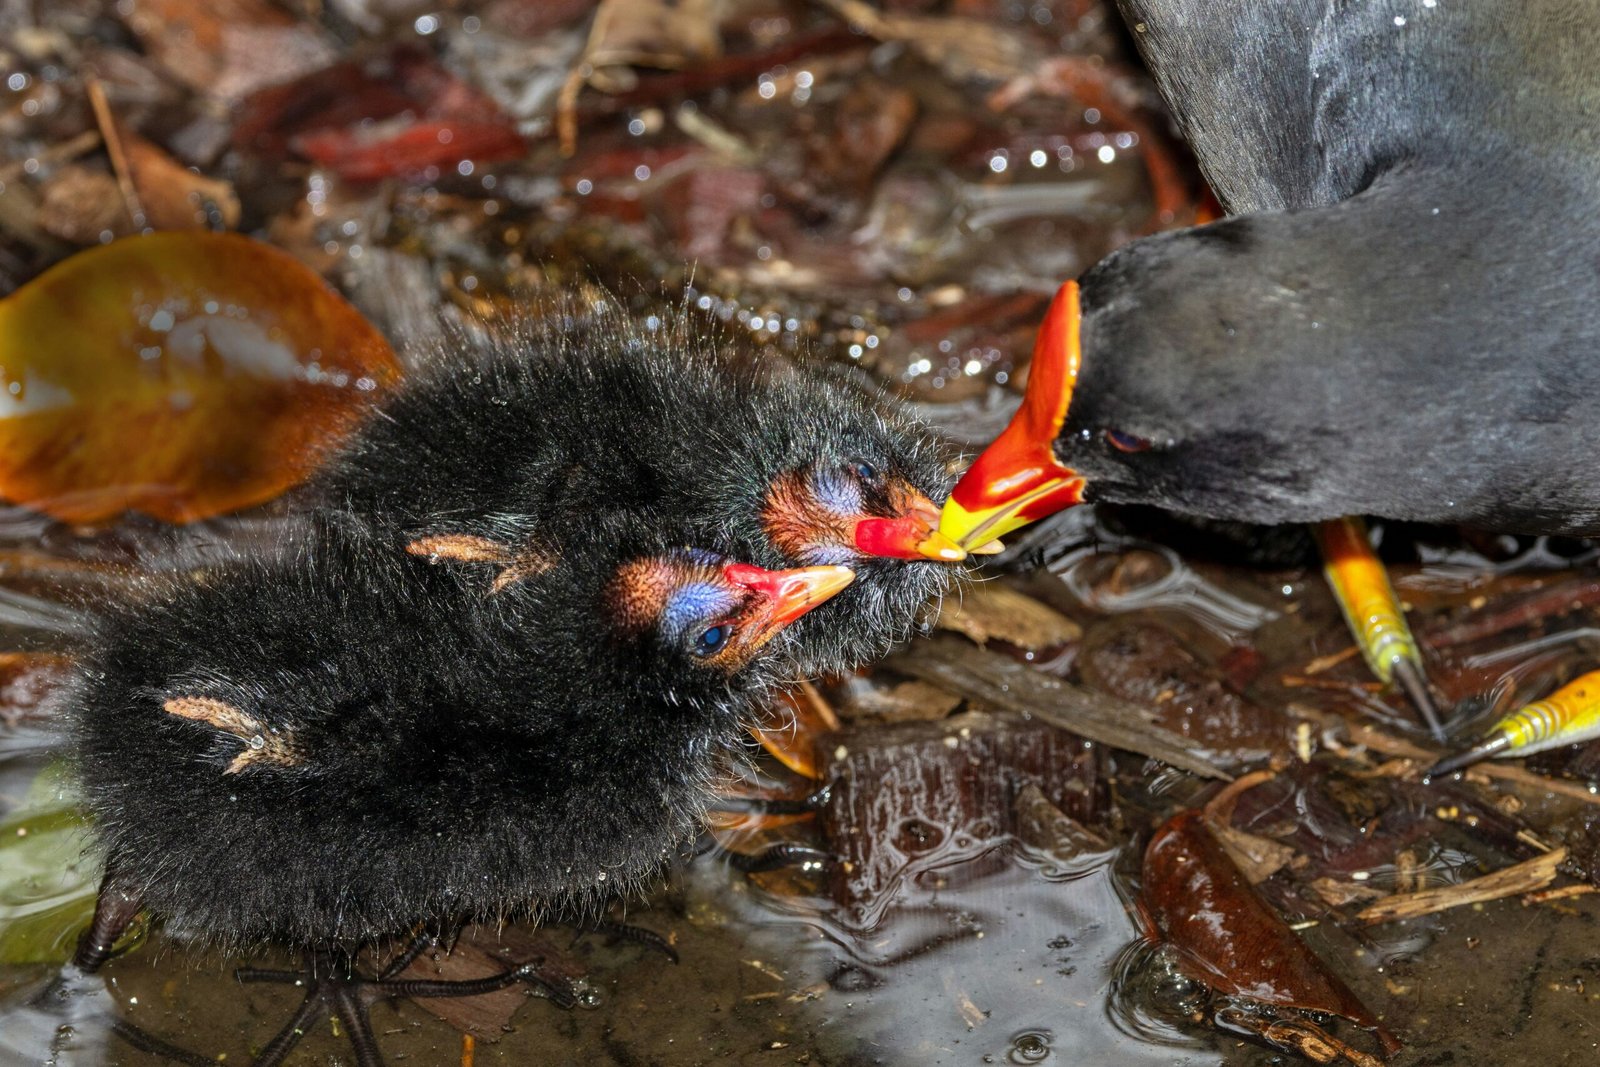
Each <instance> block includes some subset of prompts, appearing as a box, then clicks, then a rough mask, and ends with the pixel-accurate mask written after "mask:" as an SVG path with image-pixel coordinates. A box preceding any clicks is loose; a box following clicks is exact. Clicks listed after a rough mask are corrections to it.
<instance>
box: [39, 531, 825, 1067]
mask: <svg viewBox="0 0 1600 1067" xmlns="http://www.w3.org/2000/svg"><path fill="white" fill-rule="evenodd" d="M594 521H595V529H594V530H593V534H594V536H593V537H592V538H589V539H585V540H582V541H574V542H573V543H572V544H571V545H568V546H566V547H565V548H564V555H563V560H562V563H561V565H560V566H558V567H555V568H551V569H548V570H546V571H544V572H542V573H537V574H527V575H522V576H518V577H517V578H516V579H514V580H511V581H502V582H498V583H496V582H495V579H494V574H493V573H492V572H489V571H486V570H485V569H484V568H483V567H481V566H479V565H477V564H474V563H456V562H447V563H445V564H443V565H434V564H430V563H428V562H425V561H423V560H419V559H415V558H412V557H409V556H407V555H405V554H404V553H396V552H394V551H393V550H392V547H391V546H388V545H384V544H379V543H376V542H375V541H374V540H373V539H372V538H370V537H368V536H367V535H365V534H363V533H362V532H361V531H360V529H359V528H357V529H355V530H351V529H349V528H347V527H342V526H340V525H338V524H322V523H313V524H307V526H306V527H305V528H304V529H303V530H302V531H301V532H300V534H299V536H300V537H301V538H303V540H302V541H299V542H297V543H295V544H293V545H291V546H289V547H288V548H287V549H286V550H285V551H284V553H283V554H282V556H281V558H277V559H273V560H269V561H257V562H253V563H250V564H247V565H244V566H242V567H241V568H239V569H236V570H234V571H232V572H230V573H229V574H228V575H226V576H225V577H224V579H223V580H220V581H218V582H216V583H215V584H210V585H204V584H187V585H176V586H174V587H173V588H172V589H171V590H170V592H168V593H167V594H166V595H163V596H158V597H156V598H154V599H152V600H151V601H149V602H147V603H143V604H140V605H137V606H134V607H130V608H127V609H125V610H122V611H119V612H116V613H114V614H112V615H111V616H110V617H108V618H107V619H106V621H105V622H104V624H103V626H102V630H101V635H100V637H99V638H98V640H97V641H96V642H95V644H94V646H93V647H92V649H91V650H90V652H89V653H88V654H87V655H86V656H85V658H84V661H83V664H82V667H81V670H80V673H79V678H78V681H77V682H76V684H75V686H74V687H72V689H71V690H70V692H69V693H68V696H67V699H68V700H69V702H70V704H69V706H70V707H71V708H72V715H73V721H74V730H75V736H74V741H75V746H74V747H75V753H76V761H77V766H78V771H79V774H80V776H81V778H82V782H83V789H84V795H85V798H86V801H87V803H88V806H89V808H90V810H91V812H92V814H93V820H94V825H95V828H96V832H97V834H98V837H99V842H100V849H101V851H102V852H103V854H104V858H105V864H106V874H105V881H104V884H103V886H102V889H101V894H100V900H99V904H98V907H97V912H96V921H95V924H94V926H93V927H92V928H91V930H90V931H89V932H88V933H87V934H86V935H85V936H84V939H83V940H82V942H81V943H80V946H79V952H78V956H77V962H78V963H79V965H80V967H82V968H83V969H86V970H93V969H94V968H96V967H98V966H99V964H100V963H102V962H103V961H104V960H105V958H106V957H107V955H108V954H109V952H110V950H111V945H112V943H113V942H114V941H115V939H116V936H117V934H118V932H119V930H120V928H121V927H123V926H125V925H126V923H127V921H129V920H131V919H132V917H133V915H134V913H136V912H137V911H138V910H139V908H140V907H147V908H148V909H149V910H150V911H151V912H153V913H154V914H156V915H157V916H159V917H160V918H162V919H163V920H164V921H165V923H166V928H167V929H168V931H169V932H171V933H172V934H174V935H176V936H178V937H180V938H185V939H203V940H205V941H209V942H220V943H222V944H225V945H230V946H241V945H244V944H248V943H251V942H255V941H258V940H275V941H283V942H288V943H292V944H298V945H303V946H307V947H311V948H315V949H320V950H350V949H352V948H354V947H355V946H358V945H360V944H362V943H364V942H368V941H371V940H373V939H376V938H381V937H386V936H389V935H393V934H397V933H403V932H405V931H406V930H407V929H408V928H410V927H412V926H413V925H414V924H416V923H418V922H420V921H423V920H438V921H444V922H447V921H449V920H452V919H455V918H471V919H491V920H493V919H498V918H502V917H506V916H511V915H515V914H518V913H526V912H529V911H532V910H534V909H538V910H540V911H548V910H558V911H564V912H565V911H572V910H577V911H580V912H581V911H582V910H584V909H592V908H593V907H594V906H595V905H596V904H597V903H598V902H599V901H600V900H601V899H602V898H603V897H605V896H609V895H612V894H615V893H617V892H625V891H627V890H628V889H629V888H631V887H633V886H635V885H637V884H638V883H639V881H640V880H641V879H642V878H644V877H646V876H647V875H649V874H650V873H652V872H653V871H655V870H656V868H657V867H659V866H660V865H661V863H662V862H663V861H664V859H665V858H666V857H667V856H668V855H669V854H670V853H671V852H672V851H673V849H674V848H675V847H676V846H678V845H680V844H681V843H682V842H683V841H684V840H685V839H686V838H688V837H690V836H692V835H693V834H694V833H695V832H696V831H697V830H698V827H699V817H700V814H701V812H702V809H703V806H704V804H705V802H706V800H707V799H708V798H709V796H710V791H709V787H710V783H711V781H712V779H713V777H714V775H715V774H716V772H717V769H718V758H719V752H721V751H722V750H723V749H724V748H725V747H726V746H729V745H732V744H734V743H736V742H737V740H738V738H739V737H740V736H741V730H740V720H741V717H742V716H743V715H744V713H745V712H746V711H747V710H748V708H749V707H750V702H751V700H752V698H753V697H754V696H755V695H756V694H757V693H759V692H760V691H761V689H762V688H763V687H764V686H766V685H768V684H770V683H772V682H775V681H777V680H780V679H781V678H782V677H784V675H785V672H786V671H787V669H788V668H787V666H786V663H787V660H788V657H787V655H786V654H784V653H783V652H782V651H781V646H783V645H784V644H785V643H786V642H787V640H788V635H784V634H783V631H784V629H785V627H786V626H787V625H788V624H789V623H791V622H793V621H794V620H795V619H797V618H799V617H800V616H801V615H803V614H804V613H805V612H807V611H809V610H811V609H812V608H813V607H815V606H816V605H817V604H819V603H821V602H822V601H824V600H826V599H827V598H828V597H829V596H831V595H832V594H834V593H835V592H837V591H839V590H840V589H841V588H843V587H844V586H845V585H846V584H847V583H848V582H849V581H850V580H851V572H850V571H849V570H848V569H846V568H843V567H815V568H808V569H800V570H789V571H783V572H775V571H767V570H763V569H761V568H758V567H755V566H751V565H748V564H743V563H735V562H730V561H729V560H727V559H726V558H724V557H720V556H716V555H713V554H711V553H707V552H702V551H699V550H696V549H685V548H680V547H675V545H674V543H673V542H671V541H670V540H667V539H664V538H663V537H662V535H661V534H660V533H659V532H657V531H655V530H653V529H650V528H648V527H647V526H644V524H640V523H638V522H636V521H633V520H631V519H629V518H628V517H626V516H618V517H612V518H600V519H596V520H594ZM492 587H495V591H493V592H491V591H490V590H491V588H492ZM512 977H513V978H514V977H517V975H515V974H513V975H512ZM407 991H409V990H407ZM315 997H327V998H328V1000H327V1001H322V1000H316V1001H315V1003H314V1002H313V999H308V1008H307V1009H306V1011H308V1012H309V1011H311V1010H312V1008H313V1007H317V1008H320V1009H321V1010H327V1009H326V1006H325V1004H326V1003H331V1005H332V1007H333V1008H334V1010H338V1011H339V1012H340V1013H341V1015H344V1016H346V1018H345V1019H344V1021H345V1023H346V1025H347V1026H348V1027H349V1029H350V1030H351V1032H352V1034H353V1035H356V1037H357V1050H358V1055H361V1056H363V1057H366V1058H364V1059H362V1062H363V1063H371V1062H377V1060H376V1052H375V1051H371V1050H370V1048H369V1051H368V1052H363V1051H362V1043H363V1042H365V1044H366V1045H367V1046H371V1040H370V1032H369V1031H367V1029H366V1023H365V1017H364V1013H363V1012H361V1011H358V1010H357V1008H356V1007H355V1005H356V1003H357V1002H356V1000H355V999H354V998H351V997H349V996H343V997H340V996H333V995H328V994H327V993H326V991H321V992H316V991H314V998H315ZM305 1025H306V1021H305V1017H304V1015H302V1016H301V1017H297V1019H296V1020H295V1021H293V1022H291V1024H290V1026H289V1027H286V1028H285V1030H284V1032H283V1034H280V1036H279V1038H278V1039H277V1040H276V1041H275V1042H274V1043H273V1045H272V1046H271V1049H272V1053H273V1056H278V1057H280V1058H281V1055H282V1054H286V1053H287V1050H288V1047H289V1045H291V1044H292V1039H293V1037H294V1036H295V1035H296V1034H297V1033H298V1032H299V1031H300V1030H303V1029H304V1027H305ZM263 1062H277V1060H276V1059H274V1058H272V1057H270V1056H265V1055H264V1056H263Z"/></svg>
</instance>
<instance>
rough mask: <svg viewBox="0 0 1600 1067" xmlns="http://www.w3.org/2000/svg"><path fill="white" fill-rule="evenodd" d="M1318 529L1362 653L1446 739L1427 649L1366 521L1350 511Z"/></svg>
mask: <svg viewBox="0 0 1600 1067" xmlns="http://www.w3.org/2000/svg"><path fill="white" fill-rule="evenodd" d="M1313 530H1314V532H1315V533H1316V537H1317V546H1318V547H1319V548H1320V549H1321V550H1322V561H1323V566H1322V573H1323V574H1324V575H1326V576H1327V579H1328V585H1329V586H1330V587H1332V589H1333V595H1334V598H1335V599H1336V600H1338V601H1339V608H1340V609H1341V610H1342V611H1343V612H1344V618H1345V622H1346V623H1348V624H1349V626H1350V633H1351V635H1352V636H1354V637H1355V641H1356V647H1357V648H1359V649H1361V655H1362V658H1363V659H1365V660H1366V661H1367V666H1368V667H1369V668H1370V669H1371V670H1372V673H1373V674H1374V675H1376V676H1377V678H1378V680H1379V681H1380V682H1382V683H1383V684H1384V685H1393V684H1396V683H1398V684H1399V686H1400V688H1401V689H1403V690H1405V694H1406V696H1407V697H1409V698H1410V699H1411V703H1412V704H1414V705H1416V708H1417V710H1418V711H1419V712H1421V713H1422V717H1423V719H1424V720H1425V721H1426V722H1427V724H1428V729H1429V730H1430V731H1431V732H1432V733H1433V736H1434V739H1435V740H1438V741H1443V740H1444V729H1443V727H1442V726H1441V725H1440V723H1439V712H1438V709H1437V708H1436V707H1435V706H1434V703H1433V696H1432V694H1431V693H1430V692H1429V691H1428V675H1427V672H1426V671H1425V670H1424V668H1423V666H1422V653H1421V651H1420V649H1419V646H1418V645H1417V640H1416V638H1414V637H1412V636H1411V628H1410V627H1409V626H1407V625H1406V616H1405V612H1404V611H1403V610H1402V609H1401V607H1400V601H1399V600H1398V599H1397V598H1396V597H1395V595H1394V589H1393V587H1392V586H1390V585H1389V576H1388V574H1387V573H1385V571H1384V569H1383V563H1382V562H1380V561H1379V559H1378V557H1377V554H1376V553H1374V552H1373V551H1372V542H1371V540H1370V539H1369V538H1368V536H1367V524H1366V522H1365V521H1364V520H1362V519H1360V518H1358V517H1356V516H1352V515H1347V516H1345V517H1344V518H1342V519H1332V520H1330V521H1328V522H1324V523H1319V524H1317V525H1316V526H1315V527H1313Z"/></svg>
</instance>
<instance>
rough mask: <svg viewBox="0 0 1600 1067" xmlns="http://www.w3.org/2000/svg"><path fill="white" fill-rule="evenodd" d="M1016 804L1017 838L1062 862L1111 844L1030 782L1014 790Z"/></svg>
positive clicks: (1108, 847)
mask: <svg viewBox="0 0 1600 1067" xmlns="http://www.w3.org/2000/svg"><path fill="white" fill-rule="evenodd" d="M1015 807H1016V818H1017V839H1018V840H1019V841H1021V842H1022V843H1023V844H1025V845H1027V846H1028V847H1029V848H1035V849H1038V850H1039V851H1040V852H1043V853H1045V854H1047V855H1048V856H1049V857H1050V858H1051V859H1053V860H1055V861H1056V862H1057V863H1060V864H1062V865H1064V866H1065V865H1068V864H1071V863H1072V862H1073V861H1075V860H1076V859H1077V858H1078V857H1079V856H1082V855H1083V854H1084V853H1086V852H1106V851H1108V850H1109V849H1110V848H1111V842H1109V841H1107V840H1106V839H1105V838H1103V837H1101V836H1100V835H1099V834H1097V833H1095V832H1094V831H1093V830H1091V829H1089V828H1088V827H1087V826H1084V825H1083V824H1082V823H1081V822H1079V821H1078V820H1077V819H1074V818H1073V817H1072V816H1070V815H1068V814H1067V813H1066V812H1064V811H1062V810H1061V809H1060V808H1058V807H1056V806H1055V805H1054V804H1052V803H1050V798H1049V797H1047V796H1045V795H1044V791H1043V790H1042V789H1040V788H1039V787H1038V786H1036V785H1034V784H1032V783H1031V782H1030V783H1029V784H1028V785H1025V786H1023V787H1022V791H1021V792H1019V793H1018V794H1017V803H1016V805H1015Z"/></svg>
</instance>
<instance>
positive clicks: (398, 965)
mask: <svg viewBox="0 0 1600 1067" xmlns="http://www.w3.org/2000/svg"><path fill="white" fill-rule="evenodd" d="M438 940H439V939H438V937H437V936H436V935H431V934H426V933H424V934H419V935H417V936H416V937H415V938H414V939H413V940H412V942H411V943H410V945H409V946H408V947H407V948H406V950H405V951H403V952H402V953H401V954H400V955H399V956H398V957H397V958H396V959H395V960H394V961H392V962H391V963H389V964H388V965H387V966H385V967H384V968H383V970H382V971H381V972H379V976H378V977H377V978H364V977H362V976H361V975H359V974H357V973H356V970H355V961H354V960H353V959H352V958H350V957H349V956H347V955H343V956H332V955H329V954H326V953H319V954H317V955H315V956H313V957H312V960H311V967H310V973H309V975H308V974H307V973H306V972H302V971H281V970H264V969H261V968H256V967H241V968H239V969H238V970H237V971H235V972H234V976H235V977H236V978H237V979H238V980H239V981H241V982H282V983H287V984H296V985H298V984H301V983H305V984H306V985H307V986H308V988H307V990H306V995H305V999H304V1000H302V1001H301V1002H300V1006H299V1007H298V1008H296V1009H295V1013H294V1015H293V1016H291V1017H290V1019H289V1021H288V1022H287V1023H285V1024H284V1025H283V1027H282V1028H281V1029H279V1030H278V1032H277V1033H276V1034H274V1035H273V1037H272V1040H270V1041H268V1042H267V1044H266V1046H265V1047H264V1048H263V1049H262V1050H261V1054H260V1055H258V1056H257V1057H256V1058H255V1060H254V1061H253V1064H252V1067H278V1065H280V1064H282V1063H283V1061H284V1060H285V1059H286V1058H287V1057H288V1055H289V1053H290V1052H292V1051H293V1050H294V1048H295V1046H296V1045H298V1044H299V1043H300V1039H301V1038H302V1037H304V1036H305V1035H306V1033H307V1032H309V1031H310V1030H311V1028H312V1027H315V1026H318V1025H320V1024H321V1023H322V1022H323V1021H324V1020H326V1019H327V1018H328V1017H329V1016H330V1015H331V1016H333V1017H334V1018H336V1019H338V1020H339V1022H340V1024H341V1025H342V1026H343V1027H344V1029H345V1032H346V1033H347V1034H348V1035H349V1037H350V1044H351V1047H352V1049H353V1050H354V1052H355V1056H356V1063H357V1065H358V1067H383V1056H382V1054H381V1053H380V1052H379V1051H378V1043H377V1039H376V1038H375V1037H374V1036H373V1033H372V1024H371V1022H370V1020H369V1019H368V1012H369V1010H370V1009H371V1007H372V1005H373V1003H374V1002H376V1001H377V1000H379V999H381V998H384V997H410V998H413V999H421V998H424V997H476V996H482V995H483V994H485V993H493V992H495V991H496V990H500V989H504V988H506V987H507V986H512V985H516V984H518V983H527V984H529V985H532V986H535V987H536V988H538V989H539V990H540V991H541V992H543V993H544V995H545V997H546V998H547V999H549V1000H550V1001H551V1002H552V1003H554V1004H555V1005H556V1006H557V1007H561V1008H572V1007H575V1006H576V1005H577V1002H578V1001H577V996H576V995H575V994H574V993H573V992H572V989H571V987H570V986H568V985H567V983H566V982H565V981H564V980H561V979H551V978H549V977H547V976H546V975H545V974H543V973H542V967H543V964H544V961H543V960H534V961H532V962H529V963H524V964H522V965H521V966H518V967H513V968H511V969H510V970H507V971H502V972H501V973H499V974H494V975H490V976H489V977H487V978H477V979H471V980H466V981H448V980H430V979H408V978H397V977H395V975H397V974H399V973H401V972H402V971H404V970H405V969H406V968H407V967H408V966H410V964H411V963H412V961H414V960H415V959H416V958H417V956H418V955H420V954H421V953H422V951H423V950H425V949H426V948H428V947H429V946H430V945H432V944H436V943H437V942H438Z"/></svg>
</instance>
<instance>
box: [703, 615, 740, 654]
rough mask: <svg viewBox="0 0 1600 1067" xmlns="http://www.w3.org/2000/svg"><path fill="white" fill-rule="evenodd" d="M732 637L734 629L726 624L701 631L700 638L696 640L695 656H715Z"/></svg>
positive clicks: (719, 624)
mask: <svg viewBox="0 0 1600 1067" xmlns="http://www.w3.org/2000/svg"><path fill="white" fill-rule="evenodd" d="M731 636H733V627H732V626H729V625H728V624H727V623H725V622H724V623H718V624H717V625H716V626H710V627H707V628H706V629H705V630H703V631H701V633H700V636H699V637H697V638H695V639H694V654H695V655H697V656H714V655H716V654H717V653H718V652H720V651H721V650H722V647H723V646H724V645H726V644H727V643H728V638H729V637H731Z"/></svg>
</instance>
